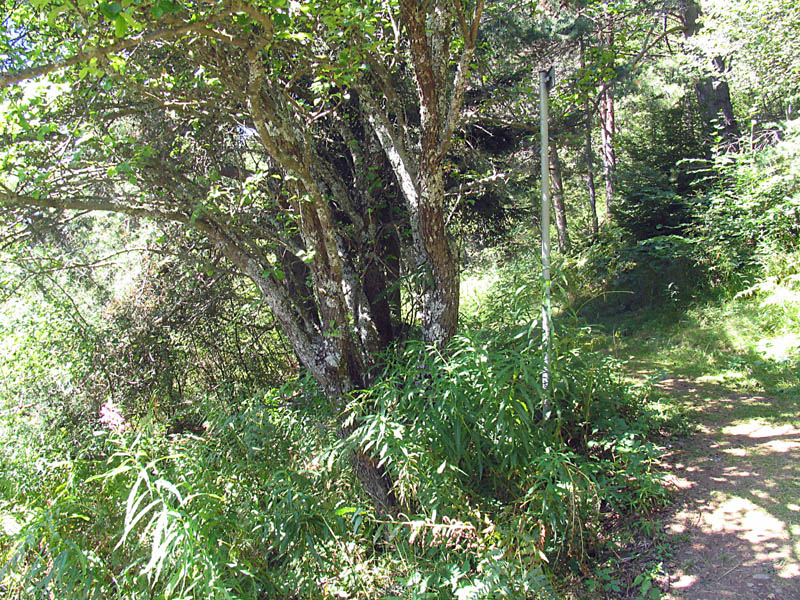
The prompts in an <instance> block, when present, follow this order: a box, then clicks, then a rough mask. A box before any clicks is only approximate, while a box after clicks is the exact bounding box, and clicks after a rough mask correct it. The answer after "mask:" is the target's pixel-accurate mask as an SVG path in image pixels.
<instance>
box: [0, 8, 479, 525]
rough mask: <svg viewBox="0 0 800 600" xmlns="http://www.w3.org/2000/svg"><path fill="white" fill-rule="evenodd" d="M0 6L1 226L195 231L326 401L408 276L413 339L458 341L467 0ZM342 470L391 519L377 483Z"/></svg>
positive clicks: (385, 340)
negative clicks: (449, 203)
mask: <svg viewBox="0 0 800 600" xmlns="http://www.w3.org/2000/svg"><path fill="white" fill-rule="evenodd" d="M3 4H4V6H3V8H4V12H5V14H6V15H7V16H6V18H5V21H4V27H5V30H6V31H7V32H13V33H14V39H11V40H9V41H6V42H4V44H3V47H2V48H0V52H2V54H3V64H4V73H3V74H2V76H0V87H2V88H3V89H4V92H3V94H4V96H3V104H2V112H3V116H4V123H5V124H4V126H3V129H2V130H0V136H1V138H2V142H3V144H2V147H3V148H4V150H3V151H2V154H1V155H0V161H2V162H0V165H2V167H1V170H0V207H2V212H3V217H4V219H5V222H6V223H7V224H8V225H9V226H10V227H11V228H16V229H17V230H20V229H25V228H26V227H28V225H29V224H30V223H31V222H32V221H34V220H37V219H43V218H52V217H53V216H54V215H58V214H59V213H61V212H62V211H65V210H69V211H75V210H77V211H85V210H101V211H115V212H121V213H126V214H130V215H137V216H145V217H152V218H155V219H158V220H162V221H173V222H178V223H182V224H183V225H185V226H187V227H192V228H194V229H196V230H197V231H199V232H201V233H202V234H204V235H205V236H206V237H207V238H208V239H209V240H210V241H211V242H212V243H213V244H214V245H215V247H216V248H218V249H219V250H220V251H221V252H222V253H224V255H225V256H226V257H227V259H228V260H229V261H230V262H231V263H232V264H233V265H235V266H236V267H237V268H238V269H239V270H241V271H242V272H243V273H244V274H246V275H247V276H248V277H249V278H250V279H252V281H253V282H254V284H255V285H256V286H257V288H258V290H259V291H260V293H261V294H262V295H263V297H264V299H265V301H266V303H267V305H268V306H269V308H270V310H271V312H272V313H273V315H274V318H275V320H276V321H277V322H278V323H279V325H280V327H281V329H282V331H283V332H284V334H285V335H286V337H287V339H288V340H289V342H290V344H291V346H292V348H293V350H294V352H295V353H296V355H297V357H298V359H299V361H300V362H301V363H302V364H303V366H304V367H305V368H306V369H307V370H308V372H309V373H310V374H311V375H312V376H313V377H314V378H315V379H316V381H317V382H318V383H319V385H320V386H321V387H322V389H323V390H324V392H325V394H326V395H327V397H328V398H329V399H330V400H331V401H332V402H334V403H335V404H336V405H337V406H339V407H340V408H344V399H345V397H346V396H347V394H349V393H350V392H352V391H353V390H356V389H359V388H363V387H365V386H368V385H369V384H370V382H371V380H372V378H373V377H374V374H375V372H376V367H377V366H378V361H379V357H380V355H381V352H382V351H383V350H385V349H386V348H387V347H389V345H390V344H391V343H392V342H393V341H395V339H396V338H397V335H398V332H399V330H400V325H401V323H400V315H399V310H400V306H399V303H398V301H397V298H398V296H397V289H398V286H399V285H401V282H402V280H403V279H409V278H411V279H413V280H414V281H415V282H417V283H418V287H419V291H420V293H419V296H420V298H421V313H422V316H421V324H422V335H423V338H424V340H425V341H426V342H428V343H430V344H433V345H436V346H439V347H441V346H443V345H444V344H446V343H447V341H448V340H449V339H450V337H451V336H452V335H453V333H454V332H455V330H456V326H457V316H458V269H457V264H456V260H455V258H454V255H453V253H452V251H451V250H450V246H449V243H448V239H447V234H446V231H445V204H444V202H445V189H444V171H443V163H444V157H445V155H446V153H447V151H448V149H449V147H450V145H451V142H452V138H453V135H454V132H455V131H456V129H457V127H458V126H459V121H460V114H461V106H462V103H463V97H464V90H465V88H466V86H467V81H468V78H469V71H470V63H471V60H472V56H473V53H474V50H475V45H476V39H477V35H478V25H479V22H480V18H481V14H482V11H483V1H482V0H476V1H475V2H467V3H462V2H461V1H459V0H455V1H454V0H435V1H434V2H424V3H423V2H418V1H417V0H400V1H399V2H398V3H397V4H396V5H395V4H393V3H381V2H367V3H355V2H352V3H351V2H346V1H344V2H336V1H332V2H306V3H297V2H292V3H287V2H285V0H264V1H262V2H239V1H236V0H229V1H225V2H219V3H217V2H197V3H188V2H187V3H181V2H175V1H171V0H152V1H146V2H138V3H130V2H122V3H117V2H100V3H97V2H93V1H89V0H81V1H80V2H77V3H73V2H62V1H54V2H46V1H44V0H40V1H36V0H32V1H31V2H10V1H9V2H4V3H3ZM52 57H58V58H57V59H56V60H53V59H52ZM453 65H455V67H453ZM409 73H410V76H409V75H408V74H409ZM36 78H38V79H36ZM342 433H343V434H346V433H347V431H345V430H343V431H342ZM354 466H355V470H356V473H357V475H358V477H359V479H360V480H361V482H362V484H363V485H364V487H365V490H366V491H367V492H368V493H369V494H370V496H371V497H372V498H373V500H374V501H375V503H376V505H377V506H378V507H379V508H381V509H382V510H391V508H392V505H393V503H394V500H393V498H392V496H391V490H390V482H389V481H388V479H387V478H386V476H385V474H384V473H383V472H382V471H381V470H380V469H379V468H378V467H377V466H376V465H375V463H374V462H372V461H371V459H369V458H368V457H367V456H363V455H359V456H356V457H355V459H354Z"/></svg>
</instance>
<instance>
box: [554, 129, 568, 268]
mask: <svg viewBox="0 0 800 600" xmlns="http://www.w3.org/2000/svg"><path fill="white" fill-rule="evenodd" d="M550 182H551V188H552V198H553V207H554V208H555V213H556V230H557V231H558V250H559V251H560V252H561V254H567V253H568V252H569V251H570V247H571V246H570V241H569V232H568V231H567V211H566V207H565V206H564V180H563V179H562V177H561V161H560V160H559V159H558V146H557V144H555V143H553V144H551V146H550Z"/></svg>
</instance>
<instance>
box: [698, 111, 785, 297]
mask: <svg viewBox="0 0 800 600" xmlns="http://www.w3.org/2000/svg"><path fill="white" fill-rule="evenodd" d="M785 127H786V128H785V131H784V132H782V133H780V134H779V135H780V137H781V138H782V139H781V141H779V142H778V143H777V144H776V145H775V146H767V147H766V148H763V149H761V148H759V147H758V146H756V145H750V144H748V143H747V140H743V146H744V147H743V149H742V150H741V151H740V152H738V153H729V154H725V155H720V156H718V157H717V160H716V163H715V169H716V171H717V172H718V173H719V180H718V182H717V184H716V186H715V187H714V189H712V190H711V191H710V192H709V193H708V194H706V195H704V196H701V197H700V198H698V200H697V203H696V204H695V206H694V212H695V220H696V224H695V226H694V228H693V230H692V233H693V235H694V236H695V238H696V239H697V240H698V242H699V243H701V244H702V248H703V251H702V259H701V260H702V263H703V264H704V265H705V266H706V268H707V269H708V270H709V271H710V272H711V274H712V276H713V278H714V279H713V283H716V284H732V285H733V286H734V287H736V286H737V285H741V283H743V282H746V281H747V280H748V278H749V277H752V276H753V274H758V273H759V272H763V267H764V266H768V265H770V264H775V262H776V257H778V256H781V255H783V254H784V253H787V252H792V251H796V250H797V239H798V233H800V122H798V121H790V122H787V123H786V126H785Z"/></svg>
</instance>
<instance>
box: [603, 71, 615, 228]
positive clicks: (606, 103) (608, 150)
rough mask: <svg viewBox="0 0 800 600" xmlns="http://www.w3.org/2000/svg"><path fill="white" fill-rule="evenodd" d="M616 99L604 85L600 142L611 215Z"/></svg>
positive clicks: (613, 185) (608, 207) (613, 183)
mask: <svg viewBox="0 0 800 600" xmlns="http://www.w3.org/2000/svg"><path fill="white" fill-rule="evenodd" d="M614 132H615V123H614V99H613V98H612V96H611V90H610V89H609V87H608V86H606V85H603V88H602V91H601V96H600V143H601V147H602V151H603V154H602V156H603V179H604V181H605V193H606V211H607V214H608V215H609V217H610V216H611V214H612V211H613V208H614V187H615V177H616V171H617V157H616V154H615V152H614Z"/></svg>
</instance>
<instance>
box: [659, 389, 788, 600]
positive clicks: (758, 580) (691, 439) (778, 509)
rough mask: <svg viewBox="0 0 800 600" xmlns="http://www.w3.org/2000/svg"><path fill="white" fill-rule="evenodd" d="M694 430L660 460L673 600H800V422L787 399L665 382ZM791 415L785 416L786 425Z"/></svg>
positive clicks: (667, 582) (665, 584) (668, 587)
mask: <svg viewBox="0 0 800 600" xmlns="http://www.w3.org/2000/svg"><path fill="white" fill-rule="evenodd" d="M659 387H660V388H661V389H662V390H663V391H664V392H666V393H668V394H669V395H670V396H673V397H675V398H676V399H680V400H681V401H683V402H687V403H688V404H689V405H690V406H694V407H695V408H696V409H697V411H696V413H695V414H696V415H697V418H698V421H699V422H698V423H697V425H698V431H697V432H695V433H693V434H691V435H690V436H688V437H686V438H683V439H680V440H678V441H677V442H673V443H672V445H671V447H669V448H668V452H667V453H666V454H665V457H664V466H665V468H666V470H667V473H668V475H667V480H668V482H669V484H670V486H671V487H672V488H673V489H675V490H676V503H675V505H674V506H673V507H672V508H671V509H670V511H668V512H667V513H665V514H664V515H663V522H664V525H665V528H666V532H667V535H668V537H669V538H670V539H671V540H672V541H673V542H674V548H675V553H674V555H673V556H672V558H671V560H670V561H669V564H667V565H665V571H666V576H665V577H664V579H663V580H662V581H661V582H660V583H661V587H662V589H663V590H665V591H666V592H667V594H666V596H665V597H666V598H668V599H672V600H678V599H681V600H725V599H729V598H730V599H734V598H735V599H737V600H800V428H798V427H796V426H795V425H793V424H791V423H792V422H796V418H797V417H798V414H800V413H798V410H797V401H796V399H793V398H780V399H775V398H770V397H766V396H761V395H749V394H743V393H740V392H733V391H731V390H727V389H725V388H723V387H720V386H716V385H710V384H704V383H698V382H694V381H687V380H680V379H668V380H664V381H662V382H661V383H660V384H659ZM787 421H788V423H787Z"/></svg>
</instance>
